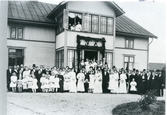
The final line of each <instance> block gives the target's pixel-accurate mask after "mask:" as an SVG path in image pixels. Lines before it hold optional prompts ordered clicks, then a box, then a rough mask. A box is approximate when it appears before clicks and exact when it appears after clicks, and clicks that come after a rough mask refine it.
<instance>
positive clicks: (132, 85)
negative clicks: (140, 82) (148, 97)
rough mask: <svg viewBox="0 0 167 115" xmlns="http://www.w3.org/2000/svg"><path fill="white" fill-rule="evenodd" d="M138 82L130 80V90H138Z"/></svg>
mask: <svg viewBox="0 0 167 115" xmlns="http://www.w3.org/2000/svg"><path fill="white" fill-rule="evenodd" d="M136 86H137V83H136V82H135V81H132V82H130V91H137V89H136Z"/></svg>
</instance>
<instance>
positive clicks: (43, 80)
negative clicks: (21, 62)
mask: <svg viewBox="0 0 167 115" xmlns="http://www.w3.org/2000/svg"><path fill="white" fill-rule="evenodd" d="M40 83H41V89H42V92H45V88H44V84H45V74H44V73H42V77H41V79H40Z"/></svg>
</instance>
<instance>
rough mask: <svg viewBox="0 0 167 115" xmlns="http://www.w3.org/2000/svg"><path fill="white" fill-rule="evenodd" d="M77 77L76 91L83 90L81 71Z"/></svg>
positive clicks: (83, 77) (83, 76)
mask: <svg viewBox="0 0 167 115" xmlns="http://www.w3.org/2000/svg"><path fill="white" fill-rule="evenodd" d="M77 79H78V84H77V91H85V89H84V79H85V75H84V74H83V73H78V75H77Z"/></svg>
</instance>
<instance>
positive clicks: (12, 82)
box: [10, 72, 17, 92]
mask: <svg viewBox="0 0 167 115" xmlns="http://www.w3.org/2000/svg"><path fill="white" fill-rule="evenodd" d="M10 79H11V82H10V87H11V88H12V92H16V83H17V76H16V73H15V72H13V74H12V76H11V77H10Z"/></svg>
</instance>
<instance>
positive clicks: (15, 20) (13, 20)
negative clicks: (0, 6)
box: [8, 18, 57, 27]
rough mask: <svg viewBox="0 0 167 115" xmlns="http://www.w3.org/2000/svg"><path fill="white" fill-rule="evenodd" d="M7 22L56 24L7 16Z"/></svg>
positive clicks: (54, 24) (53, 25)
mask: <svg viewBox="0 0 167 115" xmlns="http://www.w3.org/2000/svg"><path fill="white" fill-rule="evenodd" d="M8 22H14V23H24V24H35V25H43V26H51V27H55V26H56V25H57V24H56V23H51V22H40V21H31V20H22V19H13V18H8Z"/></svg>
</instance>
